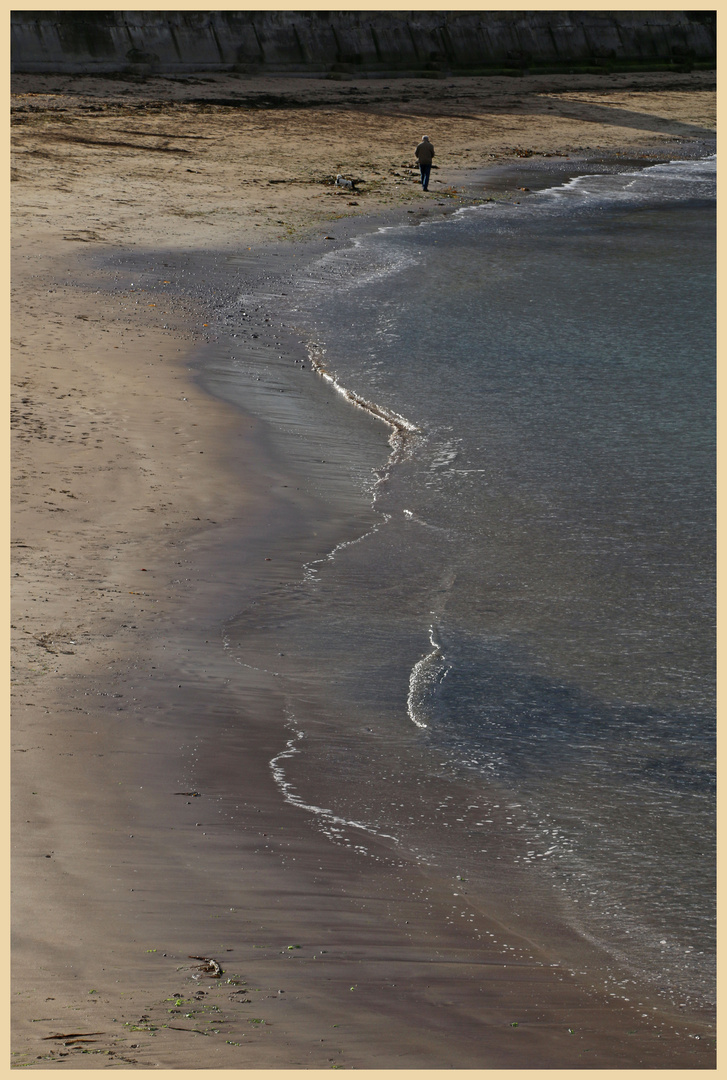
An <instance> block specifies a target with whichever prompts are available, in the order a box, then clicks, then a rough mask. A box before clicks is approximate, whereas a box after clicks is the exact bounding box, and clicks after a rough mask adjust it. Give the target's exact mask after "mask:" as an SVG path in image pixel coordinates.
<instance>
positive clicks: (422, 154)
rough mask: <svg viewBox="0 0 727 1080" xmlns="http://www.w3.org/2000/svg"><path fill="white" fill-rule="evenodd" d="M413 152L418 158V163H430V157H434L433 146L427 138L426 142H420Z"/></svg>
mask: <svg viewBox="0 0 727 1080" xmlns="http://www.w3.org/2000/svg"><path fill="white" fill-rule="evenodd" d="M414 153H415V154H416V156H417V158H418V159H419V164H420V165H431V164H432V158H433V157H434V147H433V146H432V144H431V143H430V142H429V141H428V140H427V141H426V142H425V141H422V142H420V143H419V145H418V146H417V148H416V150H415V151H414Z"/></svg>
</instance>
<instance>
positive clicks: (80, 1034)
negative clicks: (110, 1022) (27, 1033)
mask: <svg viewBox="0 0 727 1080" xmlns="http://www.w3.org/2000/svg"><path fill="white" fill-rule="evenodd" d="M105 1034H106V1032H105V1031H71V1032H69V1033H68V1034H67V1035H44V1036H43V1041H44V1042H45V1041H46V1040H48V1039H87V1038H89V1037H90V1036H91V1035H105Z"/></svg>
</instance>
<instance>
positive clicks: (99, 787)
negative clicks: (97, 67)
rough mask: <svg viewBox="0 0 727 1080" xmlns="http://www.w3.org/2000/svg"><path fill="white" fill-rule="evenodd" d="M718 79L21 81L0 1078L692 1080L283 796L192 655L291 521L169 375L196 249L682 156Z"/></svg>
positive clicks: (247, 724)
mask: <svg viewBox="0 0 727 1080" xmlns="http://www.w3.org/2000/svg"><path fill="white" fill-rule="evenodd" d="M713 82H714V79H713V76H712V75H711V74H710V73H697V74H693V75H682V76H674V75H640V76H638V77H636V76H621V75H619V76H603V77H597V78H596V77H581V76H560V77H558V78H557V79H556V78H555V77H547V76H540V77H527V78H521V79H505V78H502V79H497V78H493V79H489V80H488V79H479V78H477V79H459V78H458V79H444V80H424V79H412V80H397V79H391V80H386V79H383V80H378V79H377V80H360V81H356V80H346V79H344V80H341V81H331V80H324V79H295V78H280V79H271V78H241V77H235V76H220V75H214V76H209V77H205V78H202V77H195V78H187V79H176V80H173V79H162V78H158V79H153V80H148V81H146V82H139V81H122V80H118V79H90V78H80V77H66V76H57V77H54V76H21V77H17V78H16V79H15V81H14V87H13V91H14V97H13V109H14V112H13V124H14V127H13V142H14V162H13V180H14V181H15V183H14V184H13V188H12V194H13V237H12V241H13V243H12V248H13V325H12V339H13V346H14V351H13V368H12V393H13V430H12V438H13V545H14V546H13V555H14V561H13V568H12V572H13V575H14V576H13V617H12V623H13V635H14V637H13V674H14V686H13V737H12V750H13V753H12V766H13V856H14V864H13V875H14V877H13V886H14V915H13V933H14V948H13V959H14V983H13V1005H14V1008H13V1044H12V1055H13V1056H12V1062H13V1064H15V1065H27V1066H30V1067H34V1068H48V1067H52V1068H54V1069H57V1068H64V1067H66V1068H96V1069H97V1068H106V1067H112V1066H113V1067H117V1068H118V1067H121V1068H142V1069H143V1068H152V1067H162V1068H172V1069H177V1068H192V1069H209V1068H237V1069H242V1068H244V1069H250V1068H306V1069H328V1068H332V1067H344V1068H372V1069H381V1068H409V1069H438V1068H559V1067H561V1068H594V1067H595V1068H629V1067H637V1068H639V1067H641V1068H671V1069H674V1068H712V1067H714V1059H713V1039H712V1037H711V1034H710V1031H711V1028H710V1025H709V1023H708V1022H707V1021H706V1020H705V1021H704V1022H700V1021H699V1019H698V1018H691V1019H690V1021H689V1022H687V1023H684V1022H679V1021H678V1020H677V1019H676V1018H675V1017H673V1016H669V1015H666V1014H665V1015H661V1014H655V1015H654V1016H653V1017H652V1018H651V1019H650V1020H649V1023H648V1025H646V1023H645V1022H644V1021H643V1018H642V1017H641V1016H640V1010H636V1011H634V1010H632V1008H631V1006H630V1005H629V1004H627V1003H624V1002H620V1003H614V1002H611V1003H610V1004H608V1007H606V1002H605V1001H604V1000H603V999H599V998H598V996H597V995H593V994H588V993H586V991H585V990H584V989H583V987H582V986H581V984H580V983H579V981H578V979H577V978H573V977H571V976H570V975H568V974H567V973H566V972H564V971H563V970H562V969H559V968H551V967H550V966H549V963H550V962H551V960H552V957H549V956H548V955H547V951H546V952H537V951H536V950H535V949H534V948H533V946H532V944H531V943H528V942H522V941H519V940H518V939H517V937H516V935H515V934H514V933H511V932H509V931H508V932H506V933H505V940H506V941H507V942H508V943H509V944H510V945H511V946H512V947H513V951H512V952H511V954H510V958H509V959H508V961H507V962H506V963H503V959H502V955H501V954H499V953H498V954H497V955H495V954H488V953H487V952H486V950H483V948H482V946H478V947H477V948H476V949H475V948H474V946H473V943H472V941H471V940H470V939H469V938H468V936H467V932H466V930H464V929H460V928H458V927H456V926H452V925H450V924H449V923H448V922H447V913H448V911H449V910H450V909H451V896H450V895H449V894H448V893H447V892H446V889H445V888H444V886H443V884H442V883H441V882H438V881H437V880H436V878H434V877H431V876H429V877H426V876H425V872H424V871H422V870H421V869H419V868H417V867H416V866H414V865H413V864H409V863H408V862H407V861H406V859H404V860H402V859H400V858H393V857H392V853H391V852H390V851H388V850H387V849H386V845H385V842H384V841H382V842H381V844H380V847H379V850H378V855H379V859H378V861H373V860H362V859H361V858H360V856H358V855H356V854H355V853H354V852H351V851H347V850H346V849H343V848H340V847H334V846H333V845H331V844H330V843H328V841H326V840H325V838H324V837H323V836H321V835H320V833H318V832H317V831H315V830H314V829H312V828H311V827H310V823H309V821H308V819H307V817H306V815H305V814H304V813H302V812H301V811H299V810H297V809H296V808H294V807H291V806H288V805H287V804H284V803H283V802H282V801H281V798H280V794H279V791H278V789H277V788H276V787H275V785H274V783H273V781H272V777H271V773H270V768H269V765H268V762H269V761H270V759H271V757H273V756H274V755H275V754H276V753H278V752H279V751H280V750H281V749H282V747H283V746H284V744H285V735H284V733H283V730H282V726H281V723H280V719H279V717H280V710H279V709H278V708H277V702H276V697H275V694H276V691H275V687H274V686H272V685H268V684H266V683H265V681H264V679H263V677H262V676H261V677H260V680H259V684H256V683H255V681H254V680H252V681H251V682H249V684H248V685H247V686H246V689H245V693H244V695H242V694H241V693H240V691H239V689H236V685H235V678H234V671H232V670H231V667H230V661H229V659H228V657H227V656H226V654H225V651H224V650H223V649H222V647H221V643H220V626H221V624H222V622H223V621H224V619H225V618H228V617H230V616H231V615H232V614H234V612H235V610H236V604H238V603H239V598H240V596H241V595H242V594H243V593H244V590H245V588H246V582H249V581H251V580H253V579H254V578H255V577H256V576H259V575H262V574H266V573H267V574H270V573H272V572H273V571H272V570H271V568H270V566H269V565H267V564H266V563H265V560H266V558H268V557H269V556H268V551H269V550H271V549H272V548H274V547H275V546H276V544H277V549H276V550H277V551H278V552H280V554H281V560H280V563H279V564H277V565H276V568H275V572H276V573H278V574H279V575H281V578H282V579H283V580H285V576H286V574H287V575H290V576H291V579H292V576H294V574H295V569H296V566H295V559H294V558H293V557H292V555H291V553H290V552H287V555H288V558H287V561H286V558H285V557H283V556H285V554H286V553H285V551H284V550H283V549H284V548H285V539H284V538H285V536H286V535H287V532H286V529H288V528H290V530H292V531H294V527H293V525H292V524H291V522H294V519H295V518H296V514H298V513H299V511H300V507H298V506H296V504H295V502H294V500H292V499H291V498H288V497H286V500H283V499H282V498H281V487H282V484H283V483H284V480H285V477H283V476H281V475H280V472H279V466H278V464H277V463H276V461H275V460H274V459H273V458H272V457H271V455H270V454H269V453H268V451H267V449H266V440H265V434H264V430H263V429H262V427H261V425H260V423H259V422H258V421H256V420H255V419H254V418H253V417H251V416H246V415H245V414H243V413H241V412H239V411H237V410H235V409H233V408H232V407H231V406H228V405H225V404H224V403H222V402H220V401H217V400H214V399H212V398H211V397H209V396H207V395H205V394H204V393H203V392H202V391H201V390H200V389H199V387H198V386H197V385H196V384H195V383H194V382H193V380H192V377H191V374H192V373H191V370H190V356H191V353H192V350H193V349H194V348H195V347H196V346H198V345H199V344H200V343H202V342H204V340H205V339H206V338H207V337H208V336H209V335H210V334H212V333H213V330H212V329H211V325H212V321H213V320H212V317H211V316H210V313H209V304H210V298H209V295H208V294H207V293H205V290H204V288H203V287H202V283H201V282H200V281H197V280H196V279H195V274H194V269H193V268H194V266H195V265H196V263H195V259H196V253H199V254H200V259H201V256H202V254H203V253H204V252H209V251H211V250H214V251H217V252H219V251H228V252H231V253H235V252H239V251H244V252H248V251H251V252H252V255H251V256H250V257H251V258H253V257H254V256H255V255H256V253H258V252H260V251H261V250H262V249H264V247H265V245H266V244H270V243H272V242H275V243H277V244H278V245H279V244H280V242H284V243H285V244H288V245H289V247H290V250H291V252H293V250H294V249H296V245H298V246H299V245H300V244H303V243H315V244H319V245H321V244H323V245H325V244H331V243H334V242H340V241H341V240H342V239H343V237H344V236H345V235H346V234H347V233H349V232H350V231H351V230H352V229H356V228H361V227H362V226H363V227H365V225H366V222H369V221H371V220H373V219H377V220H380V219H381V217H382V216H383V217H385V218H386V217H387V216H388V217H389V218H393V219H394V220H398V219H399V218H400V217H403V216H404V215H405V214H406V212H407V211H412V210H413V211H414V212H415V214H417V215H419V214H421V213H429V212H433V213H442V212H450V211H451V209H453V208H456V207H458V206H460V205H462V204H463V203H466V202H467V201H468V200H472V199H481V198H486V197H490V195H491V196H492V197H497V198H511V199H513V200H514V201H516V200H517V199H518V198H521V197H522V195H521V194H520V192H519V191H517V185H515V188H514V189H513V190H512V191H511V192H507V191H503V190H502V187H501V186H500V187H498V188H495V187H493V189H492V192H488V190H487V185H486V181H485V183H484V188H483V182H482V176H483V175H486V174H483V170H484V169H486V168H488V167H489V166H491V165H493V164H497V163H503V162H508V161H518V160H520V159H522V158H523V157H528V158H531V157H532V156H533V155H535V156H536V157H537V156H539V155H545V156H548V155H560V156H563V157H573V158H577V157H579V156H584V155H585V156H588V155H589V154H590V155H591V156H595V155H598V154H599V153H602V154H604V155H607V156H609V157H614V156H617V155H619V154H620V155H623V156H624V157H633V156H639V157H648V156H650V155H651V156H654V157H658V156H659V155H660V154H664V153H672V152H673V153H675V154H676V153H678V148H679V146H680V145H681V146H682V147H683V148H684V152H685V154H686V153H688V152H691V151H692V150H693V147H694V144H695V141H700V140H709V139H710V138H711V137H712V133H713V131H714V116H715V102H714V87H713ZM425 131H426V132H427V133H428V134H430V135H431V137H432V139H433V141H434V143H435V146H436V148H437V159H436V162H437V164H438V166H439V168H438V170H437V171H436V173H434V174H433V176H434V177H435V180H434V181H433V184H432V191H431V192H430V194H429V196H424V195H423V194H422V193H421V191H420V189H419V188H418V187H417V185H416V183H415V179H416V177H415V175H414V174H413V173H412V172H410V171H409V170H410V169H411V166H412V162H413V158H412V149H413V146H414V145H415V143H416V142H417V141H418V139H419V137H420V136H421V134H422V133H423V132H425ZM338 172H341V173H344V174H347V175H349V176H352V177H356V178H359V179H361V180H362V181H364V183H363V184H362V185H361V189H362V190H361V192H358V193H356V194H354V195H352V194H351V193H350V192H346V191H342V190H340V189H336V188H334V187H333V186H332V184H331V180H332V178H333V177H334V176H335V174H336V173H338ZM475 176H477V177H479V181H478V183H477V184H473V183H472V178H473V177H475ZM522 186H526V185H525V184H523V185H522ZM359 218H363V219H364V220H363V222H362V221H359V220H358V219H359ZM334 223H335V225H334ZM336 230H338V231H336ZM334 232H335V236H336V238H337V239H336V241H328V240H324V238H325V237H326V236H329V235H331V234H333V233H334ZM162 250H163V251H165V252H174V253H177V254H178V255H179V257H180V258H182V257H183V258H184V259H185V260H186V263H185V265H186V266H187V269H188V272H187V273H186V275H185V276H184V278H183V280H182V279H181V278H180V276H179V274H177V273H176V271H175V273H174V274H173V275H172V276H173V278H174V280H172V278H171V277H170V278H167V277H166V276H165V274H166V273H168V272H170V271H168V270H167V268H166V267H165V265H164V263H163V260H162V259H161V258H158V257H157V255H156V254H155V252H159V251H162ZM277 250H278V251H279V250H281V249H280V247H278V248H277ZM134 258H136V260H137V261H136V263H134V261H133V260H134ZM124 260H126V262H125V263H124ZM129 260H131V261H129ZM122 264H123V265H124V266H126V267H127V269H128V266H130V265H137V266H138V267H139V268H140V271H142V272H141V273H140V274H139V280H138V281H134V282H133V284H132V280H131V279H130V278H129V274H128V273H127V272H126V270H122V269H119V268H120V267H122ZM199 265H202V262H200V263H199ZM241 463H243V464H242V465H241ZM241 468H244V472H242V473H241ZM324 526H325V523H322V527H324ZM281 538H282V539H281ZM200 672H204V676H203V677H202V676H201V675H200ZM425 891H426V896H427V904H426V905H425V904H424V903H423V902H422V900H421V897H422V896H423V895H424V892H425ZM448 905H449V906H448ZM481 914H482V915H483V917H486V914H487V913H486V912H485V913H481ZM190 956H196V957H207V958H214V959H215V960H216V961H217V962H218V963H219V964H221V966H222V968H223V974H222V977H221V978H211V977H209V974H205V973H204V972H200V971H199V970H198V968H199V966H200V964H201V961H200V960H194V959H190ZM569 1029H572V1032H573V1033H572V1034H571V1031H570V1030H569ZM696 1036H699V1038H696Z"/></svg>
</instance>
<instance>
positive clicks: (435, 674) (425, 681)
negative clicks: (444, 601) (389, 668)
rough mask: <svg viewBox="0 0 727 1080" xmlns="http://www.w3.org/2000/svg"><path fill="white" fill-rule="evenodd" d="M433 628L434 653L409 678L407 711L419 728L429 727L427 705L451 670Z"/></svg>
mask: <svg viewBox="0 0 727 1080" xmlns="http://www.w3.org/2000/svg"><path fill="white" fill-rule="evenodd" d="M434 635H435V630H434V627H433V626H430V627H429V642H430V644H431V645H432V646H433V648H432V652H430V653H427V655H426V656H423V657H422V659H421V660H418V661H417V663H416V664H415V665H414V667H413V668H412V669H411V675H410V676H409V694H408V697H407V699H406V711H407V713H408V715H409V719H410V720H411V721H412V723H413V724H416V726H417V727H418V728H427V727H429V725H428V724H427V722H426V721H425V720H424V718H423V714H424V706H425V703H426V702H427V701H428V700H429V699H430V697H431V694H432V690H434V688H435V687H436V686H437V685H438V684H439V683H441V682H442V680H443V679H445V678H446V677H447V675H448V673H449V671H450V670H451V664H448V663H447V662H446V660H445V659H444V654H443V653H442V646H441V645H440V643H439V642H438V641H437V640H436V638H435V636H434Z"/></svg>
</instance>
